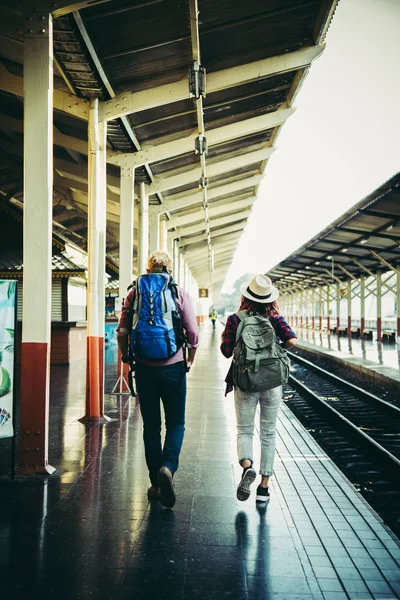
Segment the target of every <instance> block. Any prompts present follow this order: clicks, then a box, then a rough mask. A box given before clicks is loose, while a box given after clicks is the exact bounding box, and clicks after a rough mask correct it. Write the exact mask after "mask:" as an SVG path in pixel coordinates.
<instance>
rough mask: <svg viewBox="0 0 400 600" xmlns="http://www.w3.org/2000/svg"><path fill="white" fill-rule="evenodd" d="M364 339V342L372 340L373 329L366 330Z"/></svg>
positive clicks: (363, 335)
mask: <svg viewBox="0 0 400 600" xmlns="http://www.w3.org/2000/svg"><path fill="white" fill-rule="evenodd" d="M362 337H363V340H372V329H364V331H363V334H362Z"/></svg>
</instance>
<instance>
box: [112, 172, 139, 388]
mask: <svg viewBox="0 0 400 600" xmlns="http://www.w3.org/2000/svg"><path fill="white" fill-rule="evenodd" d="M134 183H135V170H134V169H132V168H130V167H122V168H121V184H120V208H119V211H120V212H119V299H120V305H121V306H123V302H124V300H125V298H126V296H127V294H128V291H127V290H128V287H129V286H130V285H131V283H132V280H133V242H134V239H133V237H134V224H135V190H134ZM128 371H129V366H128V365H127V364H125V363H123V362H122V361H121V352H120V350H119V349H118V380H117V383H116V385H115V389H119V391H120V393H127V391H126V392H125V391H124V389H125V390H127V389H128V386H127V384H126V382H127V379H128ZM124 384H125V388H124Z"/></svg>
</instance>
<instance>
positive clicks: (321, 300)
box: [318, 287, 324, 331]
mask: <svg viewBox="0 0 400 600" xmlns="http://www.w3.org/2000/svg"><path fill="white" fill-rule="evenodd" d="M318 298H319V300H318V302H319V330H320V331H322V320H323V317H324V296H323V293H322V287H320V288H319V294H318Z"/></svg>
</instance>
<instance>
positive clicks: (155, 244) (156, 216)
mask: <svg viewBox="0 0 400 600" xmlns="http://www.w3.org/2000/svg"><path fill="white" fill-rule="evenodd" d="M149 213H150V219H149V221H150V226H149V238H150V241H149V254H152V252H156V250H160V213H159V212H158V207H156V206H152V207H150V209H149Z"/></svg>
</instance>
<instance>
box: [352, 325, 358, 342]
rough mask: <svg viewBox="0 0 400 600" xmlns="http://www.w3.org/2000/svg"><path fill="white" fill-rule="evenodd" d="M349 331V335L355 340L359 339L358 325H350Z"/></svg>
mask: <svg viewBox="0 0 400 600" xmlns="http://www.w3.org/2000/svg"><path fill="white" fill-rule="evenodd" d="M350 331H351V337H352V338H353V339H355V340H359V339H360V328H359V327H352V328H351V329H350Z"/></svg>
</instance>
